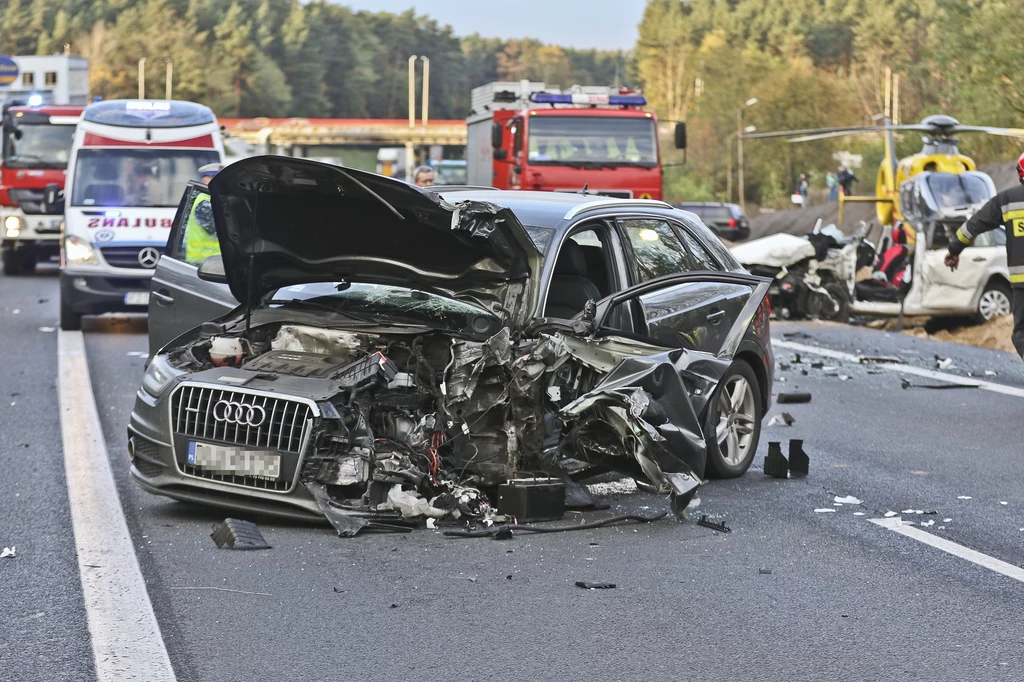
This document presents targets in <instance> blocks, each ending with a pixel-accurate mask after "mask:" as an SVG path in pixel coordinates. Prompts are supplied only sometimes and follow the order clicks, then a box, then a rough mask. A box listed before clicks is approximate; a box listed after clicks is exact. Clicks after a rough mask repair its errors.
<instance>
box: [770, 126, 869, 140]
mask: <svg viewBox="0 0 1024 682" xmlns="http://www.w3.org/2000/svg"><path fill="white" fill-rule="evenodd" d="M884 131H885V128H869V129H867V130H848V131H845V132H835V133H820V134H818V135H802V136H800V137H791V138H790V139H788V140H786V142H814V141H815V140H827V139H829V138H832V137H845V136H847V135H875V134H878V133H881V132H884Z"/></svg>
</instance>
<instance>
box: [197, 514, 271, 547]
mask: <svg viewBox="0 0 1024 682" xmlns="http://www.w3.org/2000/svg"><path fill="white" fill-rule="evenodd" d="M210 537H211V538H213V541H214V542H215V543H217V547H218V549H223V548H224V546H225V545H226V546H227V547H228V548H230V549H270V545H268V544H267V541H266V540H264V539H263V534H262V533H260V529H259V528H258V527H257V526H256V524H255V523H253V522H252V521H243V520H241V519H224V521H223V523H218V524H217V525H216V526H214V527H213V532H212V533H210Z"/></svg>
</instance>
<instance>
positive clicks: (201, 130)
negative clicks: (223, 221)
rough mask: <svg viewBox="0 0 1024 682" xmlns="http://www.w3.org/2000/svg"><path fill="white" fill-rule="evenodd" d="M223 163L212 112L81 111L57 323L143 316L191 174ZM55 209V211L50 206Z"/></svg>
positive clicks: (60, 198)
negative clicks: (114, 314) (114, 315)
mask: <svg viewBox="0 0 1024 682" xmlns="http://www.w3.org/2000/svg"><path fill="white" fill-rule="evenodd" d="M223 162H224V145H223V143H222V142H221V136H220V126H219V124H218V122H217V118H216V117H215V116H214V114H213V112H212V111H211V110H210V109H209V108H208V107H205V106H203V105H201V104H195V103H193V102H183V101H176V100H174V101H159V100H155V101H154V100H111V101H108V102H97V103H95V104H91V105H89V106H88V107H86V109H85V111H84V112H83V113H82V119H81V121H80V122H79V124H78V126H77V129H76V130H75V139H74V143H73V145H72V148H71V159H70V161H69V163H68V175H67V181H66V183H65V188H64V192H63V193H62V194H61V193H60V192H59V188H58V187H57V186H56V185H51V186H49V187H48V190H47V193H46V194H47V196H46V198H45V200H46V201H47V202H50V203H52V204H53V205H54V206H60V205H61V204H63V206H62V208H63V213H64V226H63V230H62V233H61V237H62V239H61V254H60V256H61V257H60V266H61V267H60V324H61V328H62V329H67V330H72V329H79V328H81V324H82V316H83V315H96V314H102V313H109V312H120V311H127V312H133V311H134V312H143V311H145V310H146V309H147V307H148V306H149V285H150V282H149V280H150V278H151V277H152V275H153V268H155V267H156V263H157V261H158V260H159V259H160V256H161V254H162V253H163V251H164V248H165V247H166V245H167V236H168V234H169V232H170V227H171V223H172V222H173V220H174V213H175V210H176V209H177V207H178V203H179V202H180V200H181V196H182V192H183V191H184V189H185V186H186V185H187V184H188V181H189V180H195V179H198V178H199V172H198V171H199V168H200V167H201V166H204V165H206V164H208V163H223ZM58 210H59V209H58Z"/></svg>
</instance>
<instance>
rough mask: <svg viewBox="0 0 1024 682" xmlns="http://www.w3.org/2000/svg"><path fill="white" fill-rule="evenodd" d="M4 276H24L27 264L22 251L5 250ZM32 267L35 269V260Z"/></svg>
mask: <svg viewBox="0 0 1024 682" xmlns="http://www.w3.org/2000/svg"><path fill="white" fill-rule="evenodd" d="M3 260H4V274H5V275H7V276H8V277H13V276H16V275H21V274H24V272H25V266H26V265H27V264H28V263H27V262H26V259H25V256H24V254H23V253H22V252H21V251H15V250H14V249H6V250H4V258H3ZM31 264H32V267H35V260H34V259H33V261H32V263H31Z"/></svg>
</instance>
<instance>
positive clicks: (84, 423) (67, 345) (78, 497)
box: [57, 330, 176, 682]
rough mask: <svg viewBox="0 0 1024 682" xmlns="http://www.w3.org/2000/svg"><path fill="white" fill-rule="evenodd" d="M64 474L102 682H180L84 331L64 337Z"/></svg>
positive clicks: (60, 350) (60, 356) (60, 363)
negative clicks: (116, 470) (125, 501)
mask: <svg viewBox="0 0 1024 682" xmlns="http://www.w3.org/2000/svg"><path fill="white" fill-rule="evenodd" d="M57 384H58V389H59V390H58V393H59V396H60V398H59V399H60V426H61V436H62V438H63V442H64V469H65V471H66V473H67V480H68V484H67V485H68V499H69V500H70V503H71V522H72V525H73V527H74V531H75V548H76V549H77V551H78V571H79V575H80V576H81V579H82V592H83V595H84V597H85V609H86V614H87V617H88V621H89V635H90V636H91V638H92V653H93V658H94V659H95V665H96V676H97V679H98V680H99V682H120V681H121V680H153V681H154V682H174V680H175V679H176V678H175V675H174V669H173V668H172V667H171V660H170V658H169V657H168V656H167V649H166V647H165V646H164V640H163V637H162V636H161V635H160V626H159V624H158V623H157V621H156V615H155V614H154V613H153V605H152V604H151V603H150V601H149V594H148V593H147V592H146V583H145V581H144V580H143V578H142V570H141V569H140V568H139V560H138V558H137V557H136V556H135V549H134V548H133V546H132V539H131V535H130V534H129V532H128V524H127V522H126V521H125V518H124V510H123V509H122V508H121V501H120V500H119V499H118V496H117V489H116V487H115V485H114V476H113V474H112V473H111V470H110V461H109V460H108V459H107V445H106V442H105V441H104V439H103V431H102V429H101V427H100V419H99V415H98V414H97V412H96V402H95V399H94V397H93V394H92V384H91V383H90V382H89V366H88V364H87V363H86V357H85V338H84V337H83V336H82V333H81V332H66V331H63V330H62V331H60V332H59V333H58V336H57Z"/></svg>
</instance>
